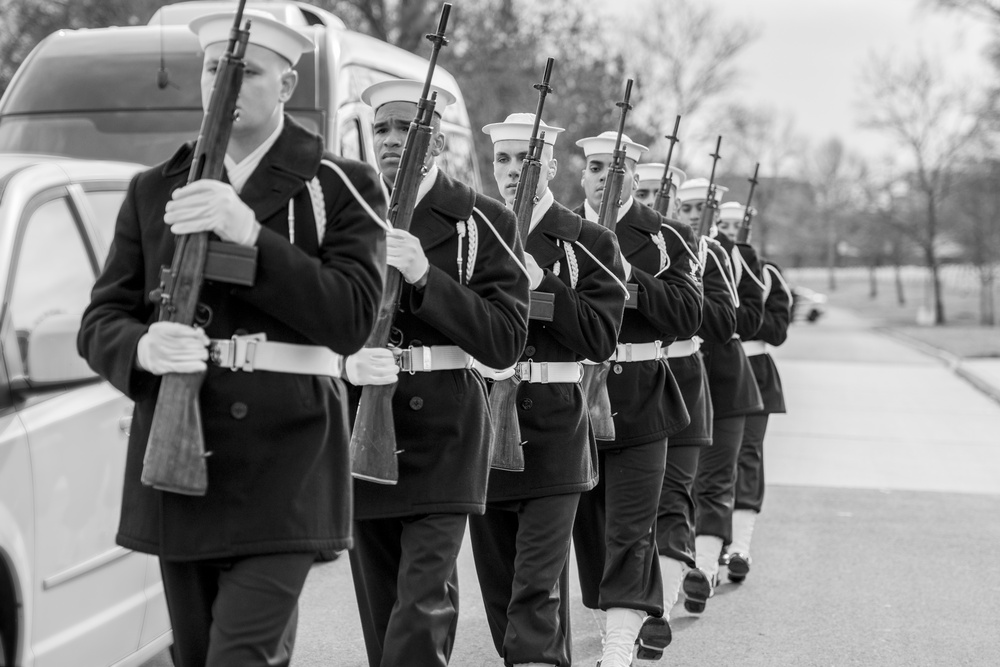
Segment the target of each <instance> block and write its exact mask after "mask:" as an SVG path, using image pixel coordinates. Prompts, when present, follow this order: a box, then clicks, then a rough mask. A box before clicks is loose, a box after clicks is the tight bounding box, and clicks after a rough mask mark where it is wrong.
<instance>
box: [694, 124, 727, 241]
mask: <svg viewBox="0 0 1000 667" xmlns="http://www.w3.org/2000/svg"><path fill="white" fill-rule="evenodd" d="M721 147H722V137H721V136H720V137H719V138H718V139H717V140H716V142H715V152H714V153H709V156H711V158H712V175H711V176H710V177H709V179H708V192H707V193H706V194H705V205H704V206H703V207H702V209H701V219H700V220H699V221H698V234H699V235H700V236H708V235H709V234H710V233H711V231H712V225H714V224H715V211H716V210H717V209H718V204H716V202H715V192H716V190H715V166H716V165H717V164H718V163H719V158H721V157H722V155H720V154H719V149H720V148H721Z"/></svg>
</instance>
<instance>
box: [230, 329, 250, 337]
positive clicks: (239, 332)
mask: <svg viewBox="0 0 1000 667" xmlns="http://www.w3.org/2000/svg"><path fill="white" fill-rule="evenodd" d="M248 333H250V332H249V331H247V330H246V329H237V330H236V331H234V332H233V335H234V336H246V335H247V334H248Z"/></svg>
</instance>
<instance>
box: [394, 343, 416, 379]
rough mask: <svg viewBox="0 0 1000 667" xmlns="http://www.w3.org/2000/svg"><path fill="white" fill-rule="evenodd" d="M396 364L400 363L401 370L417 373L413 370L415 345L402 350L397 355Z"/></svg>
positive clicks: (411, 373)
mask: <svg viewBox="0 0 1000 667" xmlns="http://www.w3.org/2000/svg"><path fill="white" fill-rule="evenodd" d="M396 364H398V365H399V370H401V371H403V372H404V373H409V374H410V375H413V374H414V373H416V371H415V370H413V346H412V345H411V346H410V347H408V348H406V349H405V350H400V351H399V354H398V355H397V356H396Z"/></svg>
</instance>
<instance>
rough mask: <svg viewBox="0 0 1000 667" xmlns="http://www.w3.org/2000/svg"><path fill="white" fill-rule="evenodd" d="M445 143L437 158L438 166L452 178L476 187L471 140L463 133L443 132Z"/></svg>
mask: <svg viewBox="0 0 1000 667" xmlns="http://www.w3.org/2000/svg"><path fill="white" fill-rule="evenodd" d="M445 134H446V135H447V137H448V139H447V143H446V144H445V148H444V152H443V153H442V154H441V155H440V156H439V157H438V165H439V166H440V167H441V168H442V169H444V171H445V172H446V173H447V174H448V175H449V176H451V177H452V178H454V179H456V180H458V181H461V182H463V183H466V184H468V185H470V186H472V187H476V184H477V183H478V182H479V181H478V179H477V178H476V167H475V161H476V156H475V154H474V152H473V149H472V139H470V138H469V136H468V135H467V134H465V133H463V132H459V131H452V132H448V131H445Z"/></svg>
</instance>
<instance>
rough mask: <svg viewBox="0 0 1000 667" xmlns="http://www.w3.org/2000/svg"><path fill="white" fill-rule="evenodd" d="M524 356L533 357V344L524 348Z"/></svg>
mask: <svg viewBox="0 0 1000 667" xmlns="http://www.w3.org/2000/svg"><path fill="white" fill-rule="evenodd" d="M524 356H526V357H533V356H535V346H534V345H529V346H528V347H526V348H524Z"/></svg>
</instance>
